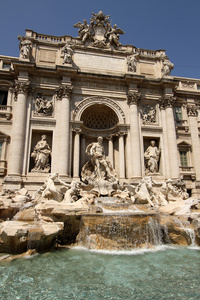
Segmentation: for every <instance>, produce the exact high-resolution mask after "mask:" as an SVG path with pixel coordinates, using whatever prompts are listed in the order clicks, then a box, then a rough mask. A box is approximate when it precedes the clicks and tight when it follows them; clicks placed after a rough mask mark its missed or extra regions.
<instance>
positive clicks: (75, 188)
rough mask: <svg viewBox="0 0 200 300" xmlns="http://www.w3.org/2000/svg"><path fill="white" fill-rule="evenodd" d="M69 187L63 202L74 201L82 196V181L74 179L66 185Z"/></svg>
mask: <svg viewBox="0 0 200 300" xmlns="http://www.w3.org/2000/svg"><path fill="white" fill-rule="evenodd" d="M66 186H68V187H69V189H68V190H67V191H66V192H65V196H64V199H63V203H74V202H76V201H78V199H79V196H80V189H81V183H80V182H77V181H75V180H74V181H72V182H71V184H70V185H68V184H67V185H66Z"/></svg>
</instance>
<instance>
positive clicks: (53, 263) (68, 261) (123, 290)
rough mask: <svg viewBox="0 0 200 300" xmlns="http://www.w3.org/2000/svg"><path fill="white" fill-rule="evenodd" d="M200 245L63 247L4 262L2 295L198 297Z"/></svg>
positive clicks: (0, 272)
mask: <svg viewBox="0 0 200 300" xmlns="http://www.w3.org/2000/svg"><path fill="white" fill-rule="evenodd" d="M199 249H200V248H195V247H194V248H183V247H179V248H175V247H171V248H169V247H164V246H161V247H158V248H157V250H151V251H142V250H133V251H129V252H126V251H124V252H123V251H121V252H117V251H116V252H109V251H107V252H106V251H101V252H95V251H86V250H83V249H65V250H62V251H56V252H53V253H45V254H42V255H39V256H36V257H32V258H30V259H17V260H15V261H11V262H1V263H0V299H1V300H4V299H6V300H7V299H8V300H13V299H23V300H26V299H31V300H32V299H45V300H47V299H48V300H51V299H52V300H56V299H59V300H62V299H94V300H95V299H139V300H142V299H146V300H147V299H148V300H150V299H158V300H161V299H164V300H166V299H175V300H176V299H181V300H186V299H187V300H189V299H198V300H199V299H200V250H199Z"/></svg>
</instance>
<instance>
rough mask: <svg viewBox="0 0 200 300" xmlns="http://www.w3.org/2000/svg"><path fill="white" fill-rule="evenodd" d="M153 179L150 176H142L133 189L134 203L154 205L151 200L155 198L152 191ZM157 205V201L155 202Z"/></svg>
mask: <svg viewBox="0 0 200 300" xmlns="http://www.w3.org/2000/svg"><path fill="white" fill-rule="evenodd" d="M152 188H153V181H152V178H151V177H150V176H146V177H144V178H143V179H142V180H141V181H140V183H139V184H138V186H137V188H136V190H135V195H134V197H135V203H140V204H149V205H150V206H152V207H153V206H154V203H153V201H152V200H155V196H154V194H153V193H152ZM156 205H157V203H156Z"/></svg>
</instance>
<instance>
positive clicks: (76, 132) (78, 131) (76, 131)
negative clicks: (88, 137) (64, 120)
mask: <svg viewBox="0 0 200 300" xmlns="http://www.w3.org/2000/svg"><path fill="white" fill-rule="evenodd" d="M72 132H74V133H75V134H81V132H82V130H81V129H80V128H72Z"/></svg>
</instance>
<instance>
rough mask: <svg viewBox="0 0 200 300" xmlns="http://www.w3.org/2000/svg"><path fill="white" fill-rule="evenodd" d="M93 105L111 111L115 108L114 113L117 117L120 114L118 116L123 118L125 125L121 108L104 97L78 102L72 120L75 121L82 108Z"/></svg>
mask: <svg viewBox="0 0 200 300" xmlns="http://www.w3.org/2000/svg"><path fill="white" fill-rule="evenodd" d="M94 104H105V105H107V106H109V107H110V108H111V109H113V108H115V112H117V115H118V116H119V113H120V116H121V117H122V118H123V122H124V124H125V123H126V117H125V113H124V112H123V110H122V109H121V107H120V106H119V105H118V104H117V103H116V102H115V101H113V100H111V99H108V98H105V97H92V98H87V99H85V100H83V101H82V102H80V103H79V104H78V105H77V107H76V108H75V110H74V114H73V120H75V118H76V116H77V114H78V113H81V111H82V108H83V107H85V108H86V107H88V106H90V105H94Z"/></svg>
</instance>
